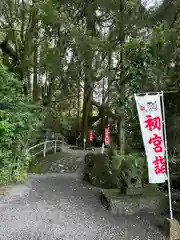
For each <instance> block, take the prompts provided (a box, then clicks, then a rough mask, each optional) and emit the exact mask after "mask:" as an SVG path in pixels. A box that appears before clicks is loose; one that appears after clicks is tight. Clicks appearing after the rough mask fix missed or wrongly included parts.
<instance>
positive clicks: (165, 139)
mask: <svg viewBox="0 0 180 240" xmlns="http://www.w3.org/2000/svg"><path fill="white" fill-rule="evenodd" d="M161 99H162V116H163V130H164V141H165V157H166V168H167V181H168V195H169V211H170V219H173V210H172V199H171V183H170V173H169V157H168V147H167V136H166V120H165V107H164V93H163V91H162V92H161Z"/></svg>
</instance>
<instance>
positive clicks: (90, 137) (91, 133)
mask: <svg viewBox="0 0 180 240" xmlns="http://www.w3.org/2000/svg"><path fill="white" fill-rule="evenodd" d="M89 140H90V142H92V140H93V131H92V130H90V131H89Z"/></svg>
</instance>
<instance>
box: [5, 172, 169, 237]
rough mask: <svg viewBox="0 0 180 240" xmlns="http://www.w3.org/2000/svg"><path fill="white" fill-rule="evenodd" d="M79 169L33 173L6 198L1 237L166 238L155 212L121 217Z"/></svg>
mask: <svg viewBox="0 0 180 240" xmlns="http://www.w3.org/2000/svg"><path fill="white" fill-rule="evenodd" d="M99 193H100V192H99V189H97V188H92V187H91V186H89V185H88V184H87V183H84V182H83V181H82V180H81V179H80V178H79V177H78V175H76V174H44V175H30V176H29V180H28V182H27V183H26V184H21V185H17V186H14V187H13V188H12V189H11V190H10V192H9V195H7V196H5V197H3V198H1V200H0V240H121V239H122V240H136V239H142V240H147V239H149V240H151V239H152V240H156V239H157V240H162V239H165V238H163V236H162V235H161V233H160V232H159V231H158V229H157V228H156V227H153V226H152V224H150V221H151V220H152V218H153V216H150V215H148V216H147V215H145V216H130V217H122V216H121V217H116V216H113V215H112V214H110V213H109V212H108V211H107V210H105V209H104V208H103V207H102V205H101V203H100V201H99V196H100V195H99Z"/></svg>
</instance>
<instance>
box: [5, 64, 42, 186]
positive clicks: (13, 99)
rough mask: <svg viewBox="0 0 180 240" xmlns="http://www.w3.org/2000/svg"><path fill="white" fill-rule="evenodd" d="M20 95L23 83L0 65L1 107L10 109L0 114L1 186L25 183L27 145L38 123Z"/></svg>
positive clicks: (27, 101)
mask: <svg viewBox="0 0 180 240" xmlns="http://www.w3.org/2000/svg"><path fill="white" fill-rule="evenodd" d="M22 92H23V86H22V82H20V81H19V80H18V79H17V78H16V77H15V76H14V75H12V74H10V73H9V72H8V71H7V70H6V69H5V68H4V67H3V66H2V65H0V99H1V103H4V104H6V106H7V107H8V106H10V107H11V108H10V109H8V108H7V109H4V110H0V146H1V148H0V184H2V183H5V182H9V181H18V182H19V181H22V180H24V178H25V177H26V173H27V168H28V165H29V162H30V160H31V156H30V154H29V153H28V152H27V145H28V140H29V138H30V136H31V133H32V131H33V130H34V128H36V127H37V124H38V120H37V118H36V117H35V114H34V113H33V111H32V110H31V109H29V108H28V104H29V103H30V102H29V99H28V97H25V96H24V95H23V93H22Z"/></svg>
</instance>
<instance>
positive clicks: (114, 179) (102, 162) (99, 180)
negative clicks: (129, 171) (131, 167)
mask: <svg viewBox="0 0 180 240" xmlns="http://www.w3.org/2000/svg"><path fill="white" fill-rule="evenodd" d="M84 162H85V164H84V171H83V176H84V179H85V180H87V181H89V182H90V183H91V184H93V185H94V186H97V187H102V188H108V189H109V188H119V189H120V188H121V178H120V172H119V171H118V170H114V169H113V168H112V166H111V164H110V161H109V159H108V158H107V157H106V156H105V155H103V154H100V153H98V154H94V153H88V154H87V155H86V156H85V159H84Z"/></svg>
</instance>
